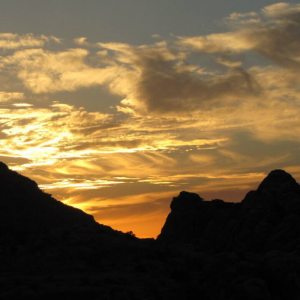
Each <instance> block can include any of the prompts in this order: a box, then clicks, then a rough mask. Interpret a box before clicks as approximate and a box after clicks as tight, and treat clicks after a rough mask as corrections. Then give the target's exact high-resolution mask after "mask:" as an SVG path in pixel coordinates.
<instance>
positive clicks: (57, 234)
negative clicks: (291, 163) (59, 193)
mask: <svg viewBox="0 0 300 300" xmlns="http://www.w3.org/2000/svg"><path fill="white" fill-rule="evenodd" d="M0 205H1V209H0V299H1V300H2V299H5V300H6V299H20V300H24V299H28V300H29V299H30V300H34V299H46V300H47V299H51V300H52V299H57V300H59V299H72V300H73V299H87V300H89V299H91V300H92V299H101V300H102V299H104V300H109V299H115V300H121V299H122V300H123V299H124V300H126V299H128V300H135V299H137V300H138V299H145V300H146V299H147V300H150V299H158V300H176V299H180V300H181V299H182V300H188V299H203V300H208V299H209V300H231V299H232V300H237V299H239V300H240V299H245V300H269V299H274V300H281V299H287V300H298V299H300V186H299V184H298V183H296V181H295V180H294V179H293V177H292V176H291V175H289V174H288V173H286V172H284V171H282V170H275V171H272V172H271V173H270V174H269V175H268V177H267V178H265V179H264V180H263V182H262V183H261V184H260V186H259V187H258V189H257V190H256V191H250V192H249V193H248V194H247V195H246V197H245V199H244V200H243V201H242V202H241V203H226V202H223V201H222V200H219V199H217V200H212V201H204V200H203V199H202V198H201V197H200V196H198V195H197V194H193V193H188V192H181V193H180V195H179V196H178V197H174V198H173V201H172V203H171V213H170V214H169V216H168V218H167V220H166V223H165V225H164V227H163V229H162V232H161V234H160V235H159V237H158V239H157V240H156V241H155V240H152V239H148V240H140V239H137V238H135V237H134V236H132V235H130V234H124V233H122V232H118V231H115V230H113V229H111V228H110V227H108V226H104V225H101V224H98V223H96V222H95V221H94V219H93V217H92V216H89V215H87V214H85V213H84V212H82V211H80V210H78V209H75V208H73V207H70V206H67V205H64V204H62V203H60V202H59V201H56V200H55V199H53V198H52V197H51V196H50V195H48V194H46V193H44V192H42V191H41V190H39V188H38V186H37V185H36V183H35V182H34V181H32V180H30V179H28V178H26V177H24V176H21V175H19V174H18V173H16V172H13V171H10V170H9V169H8V168H7V166H6V165H5V164H3V163H0Z"/></svg>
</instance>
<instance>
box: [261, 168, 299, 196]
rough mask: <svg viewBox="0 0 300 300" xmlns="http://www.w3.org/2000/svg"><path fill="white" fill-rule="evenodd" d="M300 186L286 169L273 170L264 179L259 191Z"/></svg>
mask: <svg viewBox="0 0 300 300" xmlns="http://www.w3.org/2000/svg"><path fill="white" fill-rule="evenodd" d="M298 186H299V184H298V183H297V182H296V180H295V179H294V178H293V177H292V175H290V174H289V173H287V172H285V171H284V170H273V171H271V172H270V173H269V175H268V176H267V177H266V178H265V179H264V180H263V181H262V183H261V184H260V185H259V187H258V189H257V191H262V190H270V191H273V190H282V189H291V188H294V187H298Z"/></svg>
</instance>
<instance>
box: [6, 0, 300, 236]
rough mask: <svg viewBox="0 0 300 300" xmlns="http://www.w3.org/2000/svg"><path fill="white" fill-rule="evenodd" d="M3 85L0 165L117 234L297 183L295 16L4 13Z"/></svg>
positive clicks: (285, 7)
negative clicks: (272, 182) (186, 207)
mask: <svg viewBox="0 0 300 300" xmlns="http://www.w3.org/2000/svg"><path fill="white" fill-rule="evenodd" d="M0 78H1V80H0V161H3V162H5V163H7V164H8V165H9V167H10V168H11V169H13V170H16V171H18V172H19V173H21V174H23V175H25V176H28V177H30V178H31V179H33V180H35V181H36V182H37V183H38V184H39V186H40V188H41V189H42V190H44V191H45V192H47V193H50V194H52V195H53V196H54V197H55V198H56V199H58V200H61V201H63V202H64V203H66V204H69V205H73V206H75V207H78V208H80V209H83V210H84V211H86V212H87V213H90V214H93V215H94V217H95V219H96V220H97V221H98V222H100V223H102V224H106V225H109V226H111V227H113V228H114V229H118V230H122V231H130V230H132V231H133V232H134V233H135V234H136V235H137V236H139V237H156V236H157V235H158V234H159V233H160V229H161V227H162V226H163V224H164V221H165V219H166V216H167V215H168V213H169V211H170V209H169V205H170V202H171V200H172V197H174V196H177V195H178V193H179V192H180V191H182V190H187V191H191V192H197V193H199V194H200V195H201V196H202V197H203V198H205V199H207V200H210V199H213V198H221V199H224V200H226V201H240V200H242V199H243V197H244V195H245V193H246V191H248V190H249V189H255V188H256V187H257V185H258V183H259V182H260V181H261V180H262V179H263V178H264V177H265V176H266V175H267V174H268V173H269V172H270V171H271V170H273V169H278V168H281V169H285V170H286V171H288V172H290V173H291V174H292V175H293V176H294V177H295V178H296V179H297V180H300V156H299V152H300V151H299V150H300V93H299V89H300V4H295V3H283V2H281V3H279V2H276V1H265V0H259V1H258V0H254V1H236V0H235V1H234V0H226V1H224V0H202V1H199V0H186V1H179V0H151V1H150V0H98V1H96V0H84V1H83V0H63V1H58V0H51V1H45V0H24V1H19V0H10V1H1V2H0Z"/></svg>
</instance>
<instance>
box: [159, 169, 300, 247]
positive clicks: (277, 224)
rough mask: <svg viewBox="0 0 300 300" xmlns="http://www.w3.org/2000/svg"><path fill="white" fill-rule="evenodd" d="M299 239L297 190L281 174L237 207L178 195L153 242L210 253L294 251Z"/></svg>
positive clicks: (269, 178)
mask: <svg viewBox="0 0 300 300" xmlns="http://www.w3.org/2000/svg"><path fill="white" fill-rule="evenodd" d="M299 238H300V186H299V184H298V183H297V182H296V181H295V179H294V178H293V177H292V176H291V175H290V174H288V173H286V172H285V171H283V170H274V171H272V172H271V173H270V174H269V175H268V176H267V177H266V178H265V179H264V180H263V182H262V183H261V184H260V185H259V187H258V189H257V190H256V191H250V192H249V193H248V194H247V195H246V197H245V198H244V200H243V201H242V202H241V203H227V202H224V201H222V200H212V201H204V200H203V199H202V198H201V197H199V196H198V195H195V194H191V193H187V192H181V193H180V195H179V196H178V197H175V198H173V201H172V203H171V213H170V214H169V216H168V218H167V220H166V223H165V225H164V227H163V228H162V231H161V234H160V235H159V236H158V240H159V241H161V242H166V243H190V244H193V245H197V247H199V249H201V250H202V251H208V252H214V253H216V252H221V251H240V252H245V251H251V252H263V251H267V250H285V249H291V250H292V249H295V247H296V248H297V247H299V249H300V239H299Z"/></svg>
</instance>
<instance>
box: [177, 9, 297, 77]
mask: <svg viewBox="0 0 300 300" xmlns="http://www.w3.org/2000/svg"><path fill="white" fill-rule="evenodd" d="M252 16H253V14H252V13H250V14H236V13H235V14H232V15H231V16H230V17H229V18H227V19H226V20H231V21H232V20H233V21H234V23H233V24H234V25H235V26H236V27H238V28H237V30H234V31H228V32H225V33H219V34H211V35H207V36H198V37H179V38H178V42H177V43H178V44H179V45H181V46H184V47H187V48H189V49H192V50H194V51H200V52H204V53H229V54H230V53H241V52H248V51H253V52H255V53H257V54H259V55H261V56H262V57H263V58H265V59H267V60H269V61H270V62H274V63H276V64H278V65H280V66H282V67H286V68H289V69H293V70H295V71H297V72H298V71H299V67H300V55H299V47H300V21H299V20H300V18H299V16H300V5H298V4H297V5H290V4H287V3H278V4H274V5H271V6H267V7H265V8H264V9H263V10H262V13H261V16H262V17H263V16H265V17H266V18H265V19H264V20H260V21H258V22H252V23H253V24H252V26H249V22H246V21H247V20H252V21H253V19H247V18H248V17H252ZM245 22H246V23H245Z"/></svg>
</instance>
